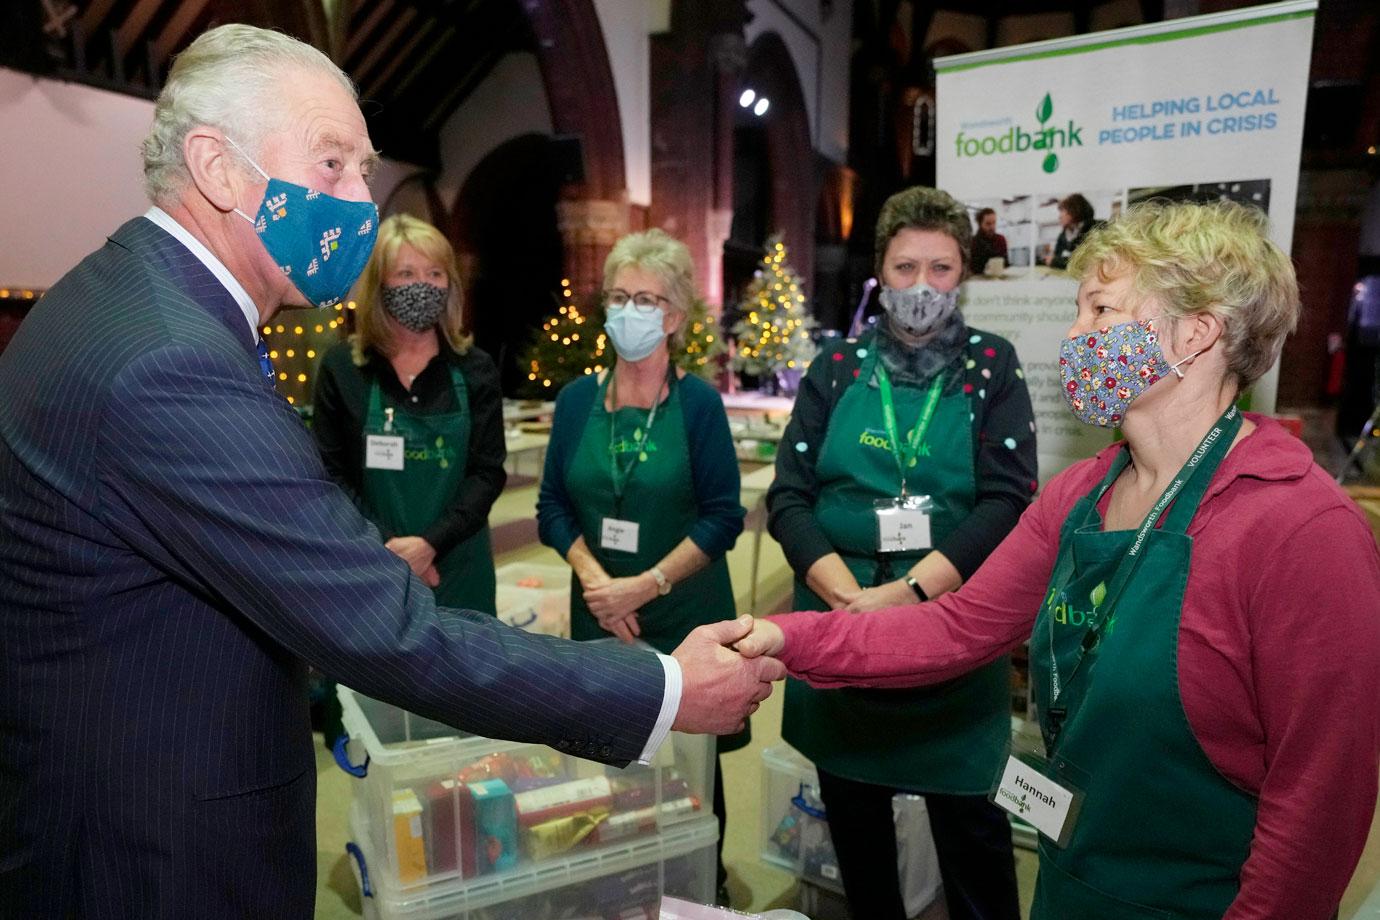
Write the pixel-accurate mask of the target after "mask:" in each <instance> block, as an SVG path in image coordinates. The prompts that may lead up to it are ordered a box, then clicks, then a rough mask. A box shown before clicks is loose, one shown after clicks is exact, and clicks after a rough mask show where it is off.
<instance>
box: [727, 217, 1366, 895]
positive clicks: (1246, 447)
mask: <svg viewBox="0 0 1380 920" xmlns="http://www.w3.org/2000/svg"><path fill="white" fill-rule="evenodd" d="M1069 269H1070V271H1071V272H1072V273H1073V274H1074V276H1075V277H1077V278H1079V279H1080V280H1081V284H1080V286H1079V289H1078V299H1077V317H1076V318H1075V320H1074V323H1073V326H1072V328H1071V329H1070V330H1069V338H1068V339H1066V340H1065V341H1064V342H1063V343H1062V344H1061V346H1060V350H1059V367H1060V371H1061V374H1062V376H1063V379H1064V392H1065V398H1066V400H1067V402H1068V405H1069V408H1070V409H1071V410H1072V412H1073V414H1074V415H1075V416H1076V417H1077V418H1078V419H1079V420H1080V421H1082V422H1085V423H1087V424H1091V425H1097V426H1100V427H1105V428H1120V429H1121V431H1122V433H1123V434H1124V435H1125V440H1124V441H1122V442H1119V443H1117V444H1115V445H1113V446H1111V447H1109V448H1107V449H1106V450H1104V451H1102V452H1101V453H1100V454H1098V455H1097V456H1096V457H1093V458H1091V459H1089V460H1085V461H1083V462H1082V463H1078V464H1075V465H1074V466H1072V467H1070V468H1069V469H1067V470H1065V471H1064V472H1063V473H1061V474H1060V475H1058V476H1056V477H1055V478H1054V479H1053V480H1051V481H1050V482H1049V484H1048V485H1047V486H1046V487H1045V489H1044V491H1043V493H1042V494H1041V496H1040V498H1039V499H1038V500H1037V501H1036V502H1035V504H1034V505H1032V506H1031V508H1030V510H1029V511H1027V512H1026V514H1025V515H1024V516H1023V517H1022V518H1021V521H1020V523H1019V524H1018V525H1017V526H1016V529H1015V530H1014V531H1012V533H1011V535H1010V536H1009V537H1007V538H1006V540H1005V541H1003V542H1002V544H1001V545H1000V546H999V547H997V549H996V551H995V552H994V553H992V555H991V557H990V558H989V559H988V560H987V562H986V563H984V564H983V566H982V568H981V569H979V570H978V572H977V574H975V575H974V576H973V577H972V579H971V580H969V581H968V582H967V583H966V584H965V585H964V586H963V587H962V588H961V589H960V590H958V591H957V592H953V593H949V594H946V595H944V596H943V597H941V598H938V599H937V600H935V601H934V602H933V603H929V604H919V605H917V604H912V605H910V606H898V607H895V608H893V609H890V610H881V611H877V612H875V613H872V614H869V615H868V616H865V617H854V616H851V615H849V614H847V613H796V614H789V615H786V616H784V617H781V618H776V619H775V622H771V621H768V622H759V623H758V624H757V627H756V631H754V633H753V635H752V636H749V637H748V638H747V639H744V640H742V641H740V642H739V643H738V647H739V649H740V651H743V652H744V653H745V654H751V653H756V652H765V653H769V654H777V655H779V656H780V658H781V661H782V662H783V663H784V664H785V665H786V666H787V668H788V669H789V670H790V672H791V673H792V674H794V675H796V676H797V677H800V678H803V679H804V680H807V681H809V682H810V683H811V684H813V685H815V686H827V687H837V686H871V687H901V686H915V685H919V684H930V683H934V682H936V681H943V680H949V679H952V678H954V677H956V676H958V675H960V674H963V673H965V672H968V671H971V670H972V669H973V668H975V667H978V666H980V665H982V664H983V663H984V662H986V661H990V660H992V659H993V658H995V657H997V656H999V655H1003V654H1005V653H1006V652H1008V651H1010V650H1011V649H1013V648H1015V647H1016V646H1018V645H1020V644H1021V643H1022V642H1024V641H1026V640H1027V639H1028V640H1029V641H1030V665H1031V673H1030V678H1031V680H1030V683H1031V688H1032V691H1033V694H1034V699H1035V702H1036V704H1037V706H1038V708H1039V713H1040V728H1041V730H1042V733H1043V736H1044V737H1043V741H1044V745H1043V747H1044V749H1043V751H1040V752H1037V753H1035V754H1025V755H1023V756H1021V757H1019V758H1016V759H1009V760H1008V761H1007V763H1006V766H1005V767H1004V771H1003V772H1004V776H1005V779H1004V780H1003V781H1002V783H1001V785H1000V786H999V787H998V789H997V790H996V791H995V795H996V798H997V801H998V802H999V803H1000V802H1006V803H1008V804H1007V806H1006V807H1007V809H1008V810H1015V811H1021V812H1023V813H1024V816H1025V818H1026V820H1027V821H1030V822H1031V823H1032V824H1035V825H1036V826H1037V827H1040V828H1041V830H1042V836H1041V838H1040V848H1039V849H1040V876H1039V881H1038V884H1037V886H1036V889H1035V904H1034V907H1033V909H1032V911H1031V914H1030V916H1031V918H1032V920H1107V918H1127V920H1132V918H1134V920H1150V918H1169V917H1173V918H1177V920H1247V918H1262V920H1263V918H1284V917H1288V918H1289V920H1325V918H1328V917H1331V916H1333V911H1334V910H1336V908H1337V903H1338V901H1339V900H1340V899H1341V896H1342V892H1343V891H1344V890H1345V889H1346V886H1347V882H1348V881H1349V879H1350V878H1351V873H1352V871H1353V870H1354V869H1355V867H1356V862H1357V860H1358V859H1359V857H1360V855H1361V850H1362V848H1363V847H1364V846H1365V842H1366V835H1367V833H1368V832H1369V830H1370V826H1371V816H1372V814H1373V812H1374V810H1375V797H1376V776H1377V773H1380V695H1378V694H1377V693H1376V692H1375V675H1376V674H1377V673H1380V617H1377V615H1376V613H1377V611H1380V556H1377V553H1376V545H1375V539H1374V537H1373V536H1372V535H1371V533H1370V529H1369V527H1367V525H1366V522H1365V518H1364V517H1363V516H1362V515H1361V513H1360V511H1359V510H1358V509H1357V508H1356V506H1355V505H1354V504H1352V503H1351V501H1350V500H1348V498H1347V497H1346V495H1344V494H1343V493H1342V492H1341V491H1340V490H1339V489H1338V488H1337V486H1336V484H1335V483H1333V482H1332V480H1331V479H1330V478H1329V477H1328V475H1327V474H1326V473H1324V472H1323V471H1322V470H1320V469H1319V468H1318V467H1317V466H1316V465H1315V464H1314V463H1313V456H1312V453H1311V452H1310V451H1309V450H1308V448H1307V447H1305V446H1304V445H1303V444H1302V443H1301V442H1300V441H1299V440H1298V439H1297V438H1294V437H1293V436H1291V435H1290V434H1289V433H1288V432H1287V431H1285V430H1284V429H1283V428H1281V427H1280V425H1279V424H1278V423H1276V422H1275V421H1273V420H1271V419H1269V418H1266V417H1264V416H1259V415H1251V414H1249V413H1242V412H1240V411H1238V410H1237V408H1236V400H1237V397H1238V396H1239V395H1240V394H1241V391H1242V390H1243V389H1244V388H1245V387H1249V386H1250V385H1251V384H1252V383H1254V382H1255V381H1256V380H1257V379H1259V378H1260V376H1261V375H1262V374H1264V373H1265V371H1266V370H1267V369H1269V367H1270V365H1272V364H1273V363H1274V362H1275V360H1276V359H1277V358H1278V357H1279V353H1280V348H1281V347H1282V346H1283V344H1284V338H1285V336H1286V335H1288V334H1289V333H1290V332H1291V331H1292V330H1293V328H1294V326H1295V324H1296V323H1297V322H1298V316H1299V293H1298V284H1297V282H1296V281H1295V278H1294V268H1293V265H1291V264H1290V262H1289V257H1288V256H1287V255H1286V254H1285V253H1283V252H1281V251H1280V249H1279V248H1278V247H1277V246H1275V245H1274V244H1273V243H1272V242H1270V240H1269V238H1268V237H1267V236H1266V235H1265V218H1264V215H1262V214H1261V213H1260V212H1259V211H1255V210H1254V209H1249V208H1246V207H1243V206H1240V205H1235V204H1230V203H1219V204H1215V205H1195V204H1150V205H1140V206H1136V207H1134V208H1131V209H1130V210H1129V211H1127V212H1126V214H1125V215H1123V216H1122V217H1120V218H1118V219H1117V220H1116V221H1114V222H1112V223H1111V224H1108V225H1106V226H1104V227H1102V228H1099V229H1096V230H1094V231H1093V232H1092V233H1090V234H1089V235H1088V238H1087V241H1086V242H1084V243H1083V245H1082V246H1080V247H1079V248H1078V251H1077V252H1075V253H1074V255H1073V259H1072V261H1071V262H1070V264H1069Z"/></svg>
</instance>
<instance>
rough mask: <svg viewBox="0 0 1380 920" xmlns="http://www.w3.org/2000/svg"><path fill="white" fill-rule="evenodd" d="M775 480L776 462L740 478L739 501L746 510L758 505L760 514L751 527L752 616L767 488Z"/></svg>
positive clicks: (765, 521) (750, 590)
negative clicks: (760, 508) (740, 496)
mask: <svg viewBox="0 0 1380 920" xmlns="http://www.w3.org/2000/svg"><path fill="white" fill-rule="evenodd" d="M775 480H776V464H774V463H768V464H767V465H766V466H764V467H762V468H761V469H760V470H753V471H752V472H751V473H748V474H747V475H746V476H744V477H743V478H742V483H741V488H742V493H741V494H742V498H741V499H740V501H742V503H743V507H744V508H747V509H748V511H754V510H756V509H757V507H758V506H759V505H760V506H761V507H762V514H760V515H758V516H757V523H756V524H755V525H753V528H752V575H751V576H750V578H751V580H752V587H751V588H750V589H749V592H748V611H749V612H750V613H752V615H753V616H756V615H757V570H758V567H759V566H760V564H761V561H762V532H763V531H764V530H766V528H767V515H766V504H767V490H768V489H770V488H771V484H772V483H773V482H774V481H775Z"/></svg>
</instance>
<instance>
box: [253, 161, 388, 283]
mask: <svg viewBox="0 0 1380 920" xmlns="http://www.w3.org/2000/svg"><path fill="white" fill-rule="evenodd" d="M226 140H227V141H229V142H230V145H231V146H232V147H234V148H235V149H236V150H238V151H239V152H240V155H241V156H243V157H244V158H245V159H246V160H249V165H250V166H253V167H254V169H256V170H258V173H259V175H261V176H263V177H264V178H265V179H267V180H268V188H266V189H264V200H263V201H262V202H261V203H260V204H259V215H258V219H257V220H255V219H254V218H252V217H250V216H249V215H248V214H246V213H244V212H243V211H241V210H240V209H239V208H235V213H236V214H238V215H239V216H240V217H243V218H244V219H245V220H247V221H249V222H250V223H251V224H253V225H254V229H255V230H256V231H258V234H259V242H261V243H263V245H264V249H266V250H268V254H269V256H270V257H272V259H273V261H274V262H277V263H278V267H279V268H281V269H282V270H283V274H285V275H287V276H288V279H289V280H290V281H292V283H293V284H294V285H295V286H296V287H297V290H299V291H301V292H302V295H303V296H304V297H306V298H307V300H308V301H309V302H310V303H312V304H315V305H316V306H318V307H332V306H335V305H336V304H338V303H340V301H342V300H344V299H345V295H346V294H348V293H350V288H351V286H353V285H354V283H355V281H356V280H357V279H358V278H359V276H360V273H361V272H363V271H364V265H365V263H366V262H368V261H369V254H370V253H372V252H373V251H374V237H375V235H376V234H377V233H378V224H379V209H378V207H377V206H376V205H375V204H374V203H373V202H372V201H346V200H345V199H343V198H336V197H335V196H333V195H327V194H326V193H325V192H318V191H314V190H312V189H309V188H307V187H306V186H304V185H294V184H293V183H291V182H285V181H284V180H282V179H274V178H271V177H270V176H269V175H268V173H266V172H264V171H263V170H262V169H260V168H259V164H258V163H255V162H254V161H253V160H251V159H250V158H249V154H247V153H245V152H244V148H242V147H240V145H239V144H236V143H235V142H234V141H232V140H230V138H228V137H227V138H226Z"/></svg>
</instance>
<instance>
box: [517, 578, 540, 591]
mask: <svg viewBox="0 0 1380 920" xmlns="http://www.w3.org/2000/svg"><path fill="white" fill-rule="evenodd" d="M517 586H518V587H519V588H542V587H545V586H546V582H545V581H544V580H543V579H542V577H541V576H540V575H528V576H527V577H526V578H519V579H518V580H517Z"/></svg>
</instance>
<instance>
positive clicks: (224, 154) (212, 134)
mask: <svg viewBox="0 0 1380 920" xmlns="http://www.w3.org/2000/svg"><path fill="white" fill-rule="evenodd" d="M234 157H235V152H234V149H233V148H232V147H231V146H230V145H229V144H228V143H227V142H226V140H225V135H223V134H221V133H220V132H219V131H217V130H216V129H215V128H211V127H207V126H205V125H197V126H196V127H194V128H192V130H190V131H188V132H187V136H186V137H184V138H183V139H182V158H183V162H185V163H186V164H187V173H188V174H189V175H190V176H191V178H192V185H193V186H195V187H196V190H197V191H198V192H199V193H200V194H201V197H202V198H205V199H206V200H207V201H208V202H210V204H211V205H212V206H213V207H215V209H216V210H218V211H221V212H229V211H232V210H234V209H235V208H236V207H238V206H239V199H240V195H241V194H242V193H243V190H244V187H245V185H246V184H247V183H246V182H245V177H244V171H243V170H242V169H240V168H239V164H238V163H236V162H235V161H234Z"/></svg>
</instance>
